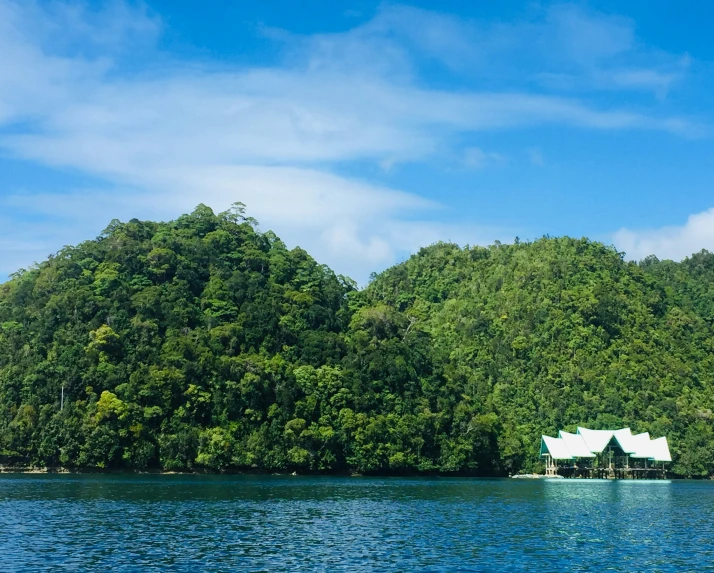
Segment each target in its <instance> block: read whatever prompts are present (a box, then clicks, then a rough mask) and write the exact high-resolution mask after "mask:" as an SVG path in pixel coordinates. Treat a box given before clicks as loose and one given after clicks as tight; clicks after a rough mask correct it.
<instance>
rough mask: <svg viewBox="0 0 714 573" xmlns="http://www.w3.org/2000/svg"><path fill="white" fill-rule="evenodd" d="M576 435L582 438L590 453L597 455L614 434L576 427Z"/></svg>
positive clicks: (608, 431)
mask: <svg viewBox="0 0 714 573" xmlns="http://www.w3.org/2000/svg"><path fill="white" fill-rule="evenodd" d="M578 434H580V435H581V436H582V437H583V440H585V443H586V444H587V445H588V449H589V450H590V451H591V452H593V453H596V454H599V453H601V452H602V451H603V450H604V449H605V448H606V447H607V445H608V444H609V443H610V440H612V436H613V435H614V434H615V432H613V431H612V430H588V429H587V428H581V427H580V426H578Z"/></svg>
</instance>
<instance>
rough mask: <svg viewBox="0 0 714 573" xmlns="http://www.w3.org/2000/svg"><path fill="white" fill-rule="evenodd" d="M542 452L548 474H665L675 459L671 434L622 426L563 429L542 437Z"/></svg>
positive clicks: (628, 475)
mask: <svg viewBox="0 0 714 573" xmlns="http://www.w3.org/2000/svg"><path fill="white" fill-rule="evenodd" d="M540 455H541V457H542V458H545V464H546V475H551V476H554V475H562V476H565V477H600V478H634V479H637V478H640V479H641V478H664V477H666V469H665V463H667V462H671V461H672V457H671V455H670V453H669V445H668V444H667V438H657V439H654V440H653V439H651V438H650V435H649V434H648V433H647V432H644V433H642V434H633V433H632V432H631V431H630V428H622V429H621V430H589V429H588V428H580V427H578V430H577V433H575V434H573V433H570V432H564V431H562V430H561V431H560V432H559V433H558V437H557V438H551V437H550V436H543V437H542V438H541V445H540Z"/></svg>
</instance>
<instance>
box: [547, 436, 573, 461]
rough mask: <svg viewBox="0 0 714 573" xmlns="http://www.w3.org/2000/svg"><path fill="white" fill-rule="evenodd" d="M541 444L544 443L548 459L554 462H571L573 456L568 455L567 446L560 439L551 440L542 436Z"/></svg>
mask: <svg viewBox="0 0 714 573" xmlns="http://www.w3.org/2000/svg"><path fill="white" fill-rule="evenodd" d="M543 442H545V447H546V448H547V449H548V453H549V454H550V457H551V458H553V459H554V460H572V459H573V455H572V454H571V453H570V450H569V449H568V446H566V445H565V442H564V441H563V440H562V439H561V438H551V437H550V436H543Z"/></svg>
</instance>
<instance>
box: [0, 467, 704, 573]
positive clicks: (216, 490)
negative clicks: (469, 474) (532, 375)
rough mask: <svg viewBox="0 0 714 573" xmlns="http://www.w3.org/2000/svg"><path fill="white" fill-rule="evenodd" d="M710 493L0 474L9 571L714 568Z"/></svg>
mask: <svg viewBox="0 0 714 573" xmlns="http://www.w3.org/2000/svg"><path fill="white" fill-rule="evenodd" d="M712 563H714V483H711V482H706V483H705V482H665V481H654V482H646V481H615V482H613V481H597V480H533V481H526V480H467V479H371V478H312V477H275V476H266V477H253V476H251V477H246V476H178V475H164V476H115V475H98V476H9V475H0V571H2V572H14V571H32V572H45V571H47V572H49V571H120V572H136V571H162V572H164V571H179V572H184V571H185V572H191V573H193V572H200V571H211V572H214V571H216V572H217V571H326V572H327V571H329V572H333V571H334V572H338V571H355V570H359V571H380V572H381V571H405V572H407V571H409V572H411V571H439V572H441V571H443V572H446V571H533V570H538V571H556V570H561V571H643V572H644V571H648V572H649V571H692V570H697V571H714V565H712Z"/></svg>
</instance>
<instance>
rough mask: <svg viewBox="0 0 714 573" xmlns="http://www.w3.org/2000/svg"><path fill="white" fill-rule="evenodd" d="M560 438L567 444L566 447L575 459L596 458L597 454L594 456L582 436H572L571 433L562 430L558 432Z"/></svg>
mask: <svg viewBox="0 0 714 573" xmlns="http://www.w3.org/2000/svg"><path fill="white" fill-rule="evenodd" d="M558 436H559V437H560V439H561V440H563V442H565V446H566V447H567V448H568V451H569V452H570V454H571V455H572V457H574V458H594V457H595V454H593V453H592V452H591V451H590V449H588V445H587V444H586V443H585V440H584V439H583V437H582V436H581V435H580V434H571V433H569V432H564V431H563V430H561V431H560V432H558Z"/></svg>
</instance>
